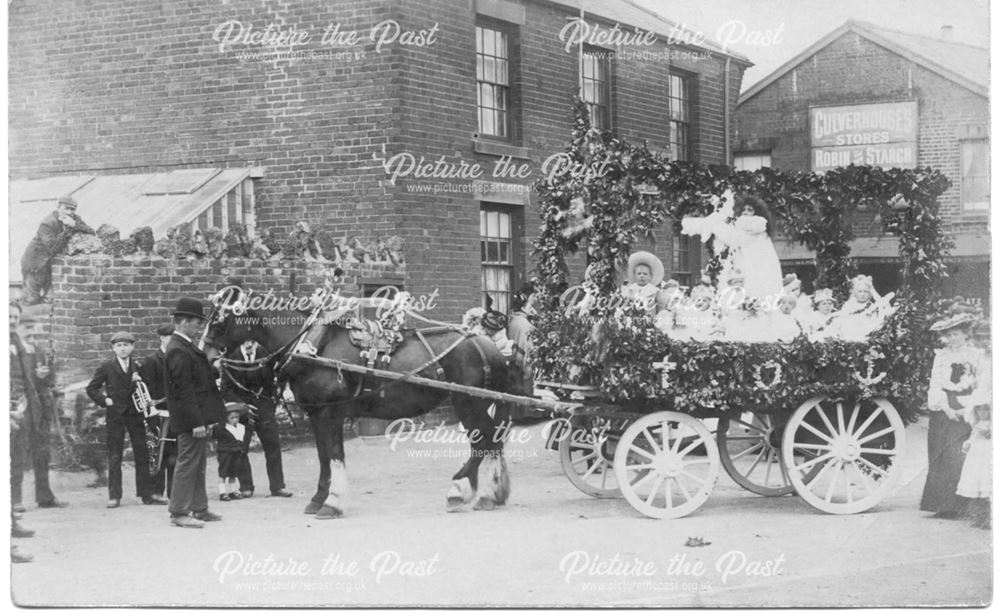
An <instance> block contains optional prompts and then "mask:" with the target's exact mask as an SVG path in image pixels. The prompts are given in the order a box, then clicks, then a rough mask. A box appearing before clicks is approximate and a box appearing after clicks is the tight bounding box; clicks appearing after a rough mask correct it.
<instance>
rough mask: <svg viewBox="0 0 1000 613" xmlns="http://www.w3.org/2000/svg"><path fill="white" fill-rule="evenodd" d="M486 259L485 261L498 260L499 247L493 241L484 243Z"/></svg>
mask: <svg viewBox="0 0 1000 613" xmlns="http://www.w3.org/2000/svg"><path fill="white" fill-rule="evenodd" d="M486 261H487V262H499V261H500V247H499V245H497V244H496V243H495V242H493V241H490V242H488V243H486Z"/></svg>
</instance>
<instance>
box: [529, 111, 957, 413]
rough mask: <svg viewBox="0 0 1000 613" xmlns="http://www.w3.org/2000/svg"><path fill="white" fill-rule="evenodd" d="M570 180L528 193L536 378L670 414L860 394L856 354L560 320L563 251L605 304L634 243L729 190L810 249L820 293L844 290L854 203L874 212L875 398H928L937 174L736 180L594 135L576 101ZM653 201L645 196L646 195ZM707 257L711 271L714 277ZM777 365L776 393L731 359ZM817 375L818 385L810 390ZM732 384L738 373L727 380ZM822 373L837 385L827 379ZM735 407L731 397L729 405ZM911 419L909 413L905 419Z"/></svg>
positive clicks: (834, 173)
mask: <svg viewBox="0 0 1000 613" xmlns="http://www.w3.org/2000/svg"><path fill="white" fill-rule="evenodd" d="M565 160H566V162H567V164H566V167H567V168H568V169H569V171H567V172H562V173H556V174H555V175H554V176H550V177H546V178H545V179H543V180H542V181H540V182H539V183H538V184H537V185H536V189H537V191H538V193H539V195H540V198H539V201H540V205H541V207H540V210H541V218H542V227H541V232H540V235H539V237H538V239H537V241H536V243H535V255H536V256H537V258H538V265H537V269H536V270H537V274H538V277H539V279H540V281H541V285H542V292H543V293H542V295H543V306H544V308H543V312H542V313H541V316H540V318H539V321H538V323H537V328H536V333H535V334H536V340H535V342H536V345H535V348H536V357H535V360H536V363H537V364H538V366H539V368H540V370H541V375H542V377H543V378H546V379H549V380H557V381H564V382H568V383H591V384H595V385H598V386H599V387H600V388H601V389H602V390H603V391H604V392H605V393H606V394H607V395H608V396H610V397H611V398H612V399H613V400H615V401H618V402H626V403H639V404H642V403H643V402H647V401H657V402H660V403H661V404H662V401H663V399H665V398H668V397H669V398H670V399H672V400H673V404H674V405H675V407H676V408H678V409H680V410H688V411H692V412H696V411H697V410H704V409H706V408H709V407H713V406H714V407H721V408H732V407H735V406H740V407H742V406H745V405H747V403H749V406H764V405H765V404H767V406H781V405H782V404H783V403H785V402H786V401H790V399H791V398H792V397H793V396H794V397H796V398H801V397H802V396H803V395H805V394H807V393H812V392H816V393H834V394H846V393H850V391H851V390H849V389H846V387H845V386H847V387H850V385H852V384H851V382H853V387H854V388H855V389H854V391H858V390H857V381H856V380H855V379H854V377H852V375H851V373H853V372H855V371H856V370H858V369H860V368H862V367H863V365H864V355H865V353H866V351H867V349H866V347H867V346H866V345H864V344H857V343H838V342H826V343H821V344H813V343H810V342H808V341H806V340H804V339H803V340H801V341H796V342H795V343H793V344H791V345H786V346H781V345H771V344H760V345H743V344H735V343H708V344H702V343H671V342H670V341H669V340H668V339H667V338H666V337H665V336H663V335H662V334H660V333H659V332H658V331H657V330H656V329H655V328H653V326H652V320H651V319H650V318H649V317H648V316H645V315H644V314H643V313H640V312H633V313H631V314H623V312H622V311H621V309H619V310H618V312H617V313H615V312H613V310H612V309H610V308H597V309H594V310H592V311H591V312H590V314H589V315H590V317H591V318H594V317H596V318H599V319H600V320H601V321H602V325H601V326H593V325H592V324H593V321H594V320H593V319H590V320H586V321H585V320H583V319H582V318H580V317H579V315H577V314H572V313H568V312H565V311H563V310H562V309H561V308H560V307H559V305H558V297H559V295H560V294H561V293H562V292H563V290H565V289H566V288H567V287H568V286H569V285H570V279H569V274H570V273H569V267H568V265H567V262H566V256H567V255H569V254H573V253H576V252H578V251H579V250H580V249H581V248H582V247H583V246H584V245H585V247H586V256H587V269H586V273H585V279H586V281H587V282H588V283H590V284H592V285H593V286H594V287H595V288H596V290H597V291H598V292H599V293H600V294H602V295H604V296H611V295H614V294H615V293H616V292H617V290H618V286H619V284H618V279H617V275H618V271H619V270H622V269H623V268H624V265H625V263H626V262H627V259H628V256H629V254H630V253H631V250H632V247H633V245H635V243H636V241H637V240H639V239H640V238H641V237H643V236H646V235H648V234H649V233H651V232H652V231H653V229H654V228H656V227H657V226H659V225H661V224H663V223H666V222H668V221H670V222H672V223H674V224H675V226H677V227H679V225H680V220H681V219H682V218H683V217H685V216H691V215H707V214H708V213H710V212H712V210H713V203H712V197H713V196H721V195H722V194H723V192H725V190H727V189H732V190H733V191H734V192H743V193H748V194H752V195H756V196H758V197H760V198H761V199H762V200H763V201H764V202H765V203H767V205H768V207H769V208H770V211H771V213H772V216H773V217H774V218H776V219H779V220H780V221H781V222H782V226H783V230H784V232H785V234H786V235H787V236H788V237H789V238H790V239H791V240H794V241H797V242H799V243H801V244H804V245H806V246H807V247H809V248H810V249H812V250H814V251H815V252H816V266H817V269H818V279H817V286H818V287H830V288H832V289H834V290H835V291H836V292H837V293H839V294H841V295H843V294H844V293H845V292H846V290H847V287H848V283H849V277H850V273H851V269H852V262H851V259H850V255H851V254H850V241H851V240H852V239H853V238H854V234H853V231H852V225H853V224H852V220H853V218H854V215H855V212H856V211H857V210H858V208H860V207H875V209H876V211H877V212H878V215H879V219H880V220H881V224H882V228H883V231H885V232H887V233H889V234H892V235H894V236H896V237H898V239H899V254H900V257H901V260H902V264H903V281H904V284H903V287H902V289H901V290H900V292H899V293H898V294H897V298H896V301H897V303H899V305H900V306H899V309H898V310H897V312H896V313H895V314H894V315H893V316H892V317H890V319H889V320H888V321H887V322H886V325H885V326H884V327H883V328H882V329H881V330H880V331H878V332H877V333H876V334H875V335H873V338H872V339H871V344H872V345H877V346H878V347H879V349H880V350H881V351H882V353H883V354H885V356H887V357H886V358H885V359H884V360H882V361H880V363H882V364H883V366H884V368H885V369H886V370H887V372H888V373H889V376H887V377H886V378H885V380H884V381H883V382H881V384H880V385H881V388H880V390H878V391H879V392H880V393H882V394H883V395H886V396H888V397H890V399H891V398H896V399H898V400H899V401H900V402H903V403H905V405H906V406H907V407H912V408H914V409H915V408H917V407H919V406H920V405H921V403H922V402H923V399H924V398H925V397H926V385H927V379H928V378H929V368H930V363H931V360H932V358H933V346H934V338H933V336H934V335H933V334H931V333H930V332H928V327H929V319H930V317H932V315H933V313H934V312H935V308H936V304H937V301H938V299H939V298H940V287H941V281H942V279H943V278H944V277H945V276H946V266H945V261H944V259H945V257H946V254H947V251H948V249H949V248H950V246H951V241H950V239H948V237H947V236H945V235H944V233H943V220H942V218H941V216H940V214H939V212H938V207H937V198H938V197H939V196H940V195H941V194H942V193H943V192H944V191H945V190H946V189H948V187H949V186H950V181H949V180H948V179H947V177H945V176H944V175H942V174H941V173H940V172H938V171H937V170H933V169H931V168H917V169H913V170H902V169H882V168H877V167H870V166H853V165H852V166H848V167H843V168H836V169H833V170H830V171H828V172H826V173H825V174H816V173H804V172H782V171H779V170H775V169H772V168H762V169H760V170H757V171H753V172H747V171H736V170H734V169H733V168H730V167H728V166H716V165H703V164H697V163H689V162H676V161H674V162H672V161H668V160H666V159H664V158H663V156H662V155H661V154H659V153H656V152H652V151H650V150H649V148H648V147H647V146H646V144H645V143H644V144H642V145H634V144H630V143H628V142H626V141H625V140H623V139H620V138H617V137H615V136H614V135H612V134H611V133H610V132H599V131H597V130H594V129H591V127H590V124H589V117H588V112H587V109H586V106H585V105H584V104H582V103H581V102H580V101H579V100H577V101H576V106H575V113H574V119H573V133H572V138H571V140H570V143H569V145H568V147H567V149H566V154H565ZM651 193H654V194H655V195H652V196H651V195H650V194H651ZM717 265H718V262H717V261H716V262H712V263H710V266H709V271H710V272H713V270H715V269H717ZM665 355H670V356H672V360H673V361H674V362H677V363H678V364H680V365H681V366H680V367H679V368H678V370H676V371H675V372H674V374H675V378H676V379H677V380H678V381H680V382H682V383H681V384H680V385H679V386H678V387H676V388H672V389H671V390H669V392H665V390H663V389H662V388H660V387H659V380H660V378H659V376H658V374H657V373H656V371H655V370H654V369H653V368H652V366H651V363H652V362H654V361H657V360H659V359H660V358H661V357H663V356H665ZM767 360H774V361H776V362H778V363H780V364H781V365H782V368H783V370H784V372H783V381H782V383H781V384H780V385H776V386H775V388H774V389H771V390H767V391H766V393H765V391H764V390H759V389H753V388H754V386H753V385H752V383H748V381H749V379H748V378H747V376H746V373H745V372H738V373H734V372H733V370H734V368H736V369H737V370H739V369H738V368H737V366H738V365H739V364H754V363H762V362H764V361H767ZM817 373H821V374H822V378H823V380H824V381H821V382H816V381H814V380H813V379H815V377H816V374H817ZM734 375H736V376H734ZM831 377H833V379H832V380H831ZM738 401H739V402H738ZM911 414H912V412H911Z"/></svg>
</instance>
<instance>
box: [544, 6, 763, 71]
mask: <svg viewBox="0 0 1000 613" xmlns="http://www.w3.org/2000/svg"><path fill="white" fill-rule="evenodd" d="M545 1H546V2H550V3H552V4H558V5H560V6H565V7H568V8H571V9H573V10H574V11H580V10H581V9H582V10H583V12H584V14H585V15H586V14H590V15H597V16H598V17H602V18H604V19H607V20H609V21H616V22H618V23H621V24H622V25H623V26H625V25H628V26H632V27H635V28H641V29H643V30H646V31H648V32H652V33H653V34H656V35H657V36H661V37H663V38H667V37H668V36H670V35H671V32H672V33H673V36H674V37H678V32H680V33H681V35H680V37H683V34H692V35H693V34H697V32H695V31H693V30H690V29H688V28H683V27H681V24H678V23H676V22H674V21H671V20H669V19H667V18H666V17H664V16H663V15H660V14H659V13H656V12H654V11H651V10H649V9H647V8H645V7H643V6H640V5H638V4H636V3H635V2H632V0H545ZM678 44H682V45H683V43H678ZM683 46H689V47H696V48H698V47H700V48H703V49H706V50H708V51H711V52H713V53H716V54H718V55H722V56H724V57H731V58H733V59H734V60H736V61H738V62H740V63H742V64H746V65H747V66H753V62H751V61H750V58H748V57H747V56H745V55H743V54H742V53H739V52H737V51H733V50H730V49H726V48H725V47H723V46H722V45H721V44H720V43H718V42H716V41H714V40H710V39H708V38H705V39H704V42H703V44H701V45H683Z"/></svg>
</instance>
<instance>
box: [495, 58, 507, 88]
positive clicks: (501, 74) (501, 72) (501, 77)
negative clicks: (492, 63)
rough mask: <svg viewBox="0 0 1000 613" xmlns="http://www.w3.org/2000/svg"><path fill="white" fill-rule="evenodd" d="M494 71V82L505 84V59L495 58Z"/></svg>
mask: <svg viewBox="0 0 1000 613" xmlns="http://www.w3.org/2000/svg"><path fill="white" fill-rule="evenodd" d="M496 71H497V74H496V82H497V83H501V84H503V85H507V82H508V80H507V60H497V64H496Z"/></svg>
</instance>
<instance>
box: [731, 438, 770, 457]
mask: <svg viewBox="0 0 1000 613" xmlns="http://www.w3.org/2000/svg"><path fill="white" fill-rule="evenodd" d="M763 446H764V442H763V441H761V442H759V443H757V444H756V445H753V446H751V447H747V448H746V449H744V450H743V451H741V452H739V453H737V454H736V455H734V456H732V458H731V459H733V460H735V459H737V458H741V457H743V456H745V455H746V454H748V453H750V452H751V451H754V450H756V449H759V448H761V447H763Z"/></svg>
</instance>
